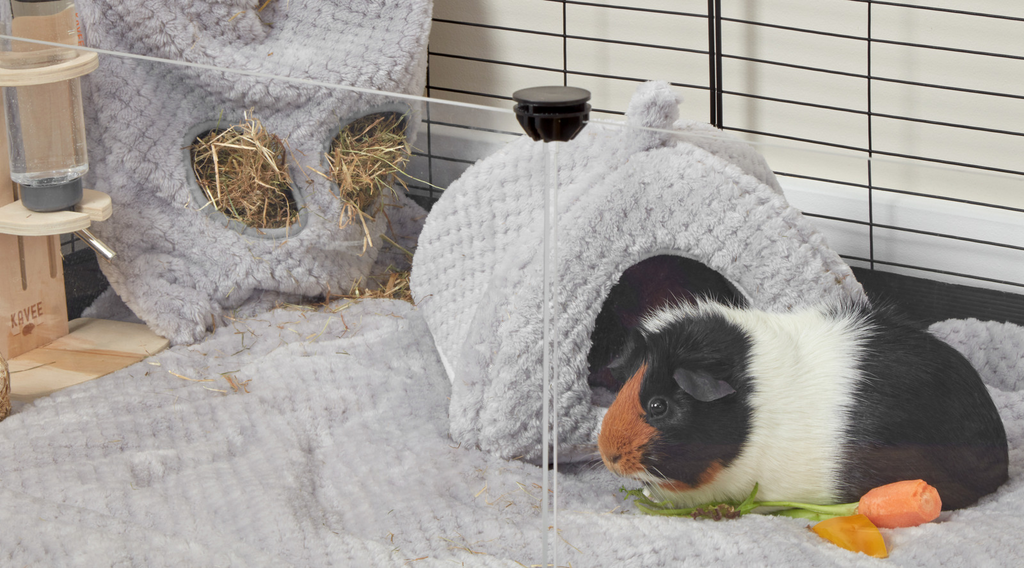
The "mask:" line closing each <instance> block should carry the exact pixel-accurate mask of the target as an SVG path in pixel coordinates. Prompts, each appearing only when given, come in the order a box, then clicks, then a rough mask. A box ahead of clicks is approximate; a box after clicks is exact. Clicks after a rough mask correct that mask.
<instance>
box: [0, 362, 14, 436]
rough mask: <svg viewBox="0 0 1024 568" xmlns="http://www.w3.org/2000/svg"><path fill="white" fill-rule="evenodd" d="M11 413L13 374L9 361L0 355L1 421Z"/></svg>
mask: <svg viewBox="0 0 1024 568" xmlns="http://www.w3.org/2000/svg"><path fill="white" fill-rule="evenodd" d="M10 413H11V372H10V370H9V369H8V368H7V361H5V360H4V357H3V355H0V420H3V419H4V418H7V415H8V414H10Z"/></svg>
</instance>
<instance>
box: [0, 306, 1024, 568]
mask: <svg viewBox="0 0 1024 568" xmlns="http://www.w3.org/2000/svg"><path fill="white" fill-rule="evenodd" d="M346 305H347V304H345V303H335V304H333V305H332V306H330V308H329V309H326V310H322V311H319V312H300V311H290V310H277V311H273V312H270V313H267V314H264V315H261V316H259V317H257V318H252V319H248V320H238V321H235V322H231V324H230V325H229V326H228V327H226V328H221V329H218V330H217V331H216V332H215V333H214V334H213V335H211V336H210V337H208V338H207V339H205V340H204V341H203V342H201V343H198V344H195V345H190V346H176V347H173V348H171V349H170V350H168V351H165V352H164V353H161V354H159V355H157V356H155V357H153V358H151V359H149V360H147V361H143V362H141V363H138V364H136V365H134V366H132V367H129V368H127V369H124V370H122V371H118V372H116V373H114V374H112V375H108V376H106V377H103V378H100V379H97V380H95V381H92V382H89V383H86V384H82V385H79V386H76V387H72V388H69V389H66V390H64V391H61V392H58V393H56V394H54V395H53V396H50V397H48V398H44V399H40V400H38V401H37V402H35V403H33V404H31V405H19V404H16V405H15V407H14V413H13V414H12V415H11V417H9V418H8V419H6V420H5V421H3V422H0V503H2V504H3V506H2V507H0V527H3V530H0V565H4V566H25V565H32V566H35V565H38V566H68V565H78V566H244V567H252V566H353V567H356V566H359V567H363V566H367V567H387V566H394V567H403V566H405V567H407V566H428V567H433V566H438V567H441V566H459V565H464V566H481V567H483V566H487V567H492V566H494V567H496V566H502V567H513V566H523V565H526V566H530V565H533V564H537V563H539V560H540V540H539V539H540V534H541V529H540V518H539V517H540V513H539V509H538V501H537V500H538V497H539V492H540V490H539V488H538V487H537V486H536V485H535V484H538V483H540V476H541V470H540V468H539V467H536V466H533V465H530V464H527V463H525V462H522V461H505V460H503V459H501V458H499V457H497V456H495V455H493V454H492V453H490V452H485V451H482V450H478V449H474V448H471V447H469V446H468V445H466V444H462V445H461V447H460V445H459V444H457V443H456V442H454V441H452V440H451V439H449V437H448V435H447V431H448V417H447V410H448V400H447V397H448V396H449V395H450V393H451V386H450V385H449V383H448V380H447V378H446V377H445V374H444V370H443V368H442V365H441V363H440V360H439V359H438V357H437V353H436V351H435V350H434V347H433V344H432V342H431V340H430V337H429V331H428V329H427V325H426V322H425V321H424V319H423V313H422V311H421V310H418V309H415V308H412V307H411V306H409V305H408V304H405V303H401V302H392V301H368V302H363V303H361V304H358V305H351V306H349V307H347V308H344V306H346ZM944 326H945V327H944ZM936 328H943V329H945V328H948V329H951V330H952V329H956V330H961V331H956V332H955V333H954V332H951V333H947V334H946V335H945V337H947V338H949V339H950V341H953V339H952V337H953V336H957V337H960V338H961V341H962V343H956V342H954V344H955V345H957V346H958V348H960V349H962V350H964V351H965V352H966V354H967V356H968V358H970V359H971V360H972V361H977V360H978V359H977V358H976V356H977V355H981V354H984V355H983V359H984V361H987V362H988V363H985V364H983V365H982V366H981V367H980V370H981V373H982V376H983V378H984V379H985V381H986V382H987V383H988V384H989V385H990V391H991V393H992V396H993V399H994V400H995V403H996V406H997V408H998V409H999V412H1000V413H1001V415H1002V417H1003V420H1004V422H1005V424H1006V431H1007V435H1008V438H1009V444H1010V480H1009V482H1008V483H1007V484H1006V485H1005V486H1003V487H1002V488H1001V489H1000V490H999V491H998V492H997V493H995V494H993V495H991V496H990V497H987V498H985V499H983V500H982V501H981V503H979V504H978V505H977V506H974V507H971V508H969V509H966V510H963V511H958V512H953V513H944V514H943V515H942V516H941V517H940V519H939V521H938V522H935V523H929V524H927V525H924V526H921V527H916V528H909V529H895V530H885V531H883V534H884V535H885V538H886V540H887V541H888V545H889V548H890V557H889V559H888V560H886V561H878V560H875V559H870V558H867V557H865V556H863V555H857V554H853V553H851V552H847V551H845V550H841V549H839V548H837V547H835V546H833V545H832V544H829V543H827V542H825V541H824V540H822V539H820V538H819V537H817V536H816V535H814V534H813V533H811V531H808V530H807V528H806V527H807V524H808V523H807V521H801V520H796V519H786V518H774V517H764V516H757V515H752V516H749V517H744V518H741V519H738V520H735V521H725V522H720V523H714V522H711V521H694V520H691V519H686V518H674V519H673V518H660V517H649V516H644V515H640V514H638V513H637V512H636V510H635V509H634V508H633V507H632V505H630V504H629V503H628V502H624V501H623V500H622V498H621V495H620V494H619V492H618V491H617V488H618V487H619V486H620V484H621V481H620V480H619V479H616V478H614V477H613V476H612V475H611V474H610V473H608V472H607V471H605V470H604V468H603V466H600V464H597V465H596V466H582V465H578V466H566V467H563V468H562V473H561V474H560V476H559V483H558V488H559V492H560V493H559V494H560V501H559V509H558V510H559V515H558V521H559V529H560V531H561V537H562V538H561V539H560V540H559V541H558V546H559V556H558V562H559V565H562V566H567V565H572V566H587V567H595V568H596V567H601V566H608V567H618V566H780V567H782V566H882V565H892V566H904V567H915V566H921V567H928V568H931V567H934V566H1007V567H1011V566H1012V567H1016V566H1020V563H1021V560H1022V558H1024V548H1022V545H1021V543H1020V534H1022V532H1024V513H1022V512H1021V511H1022V507H1024V469H1022V467H1024V390H1021V387H1022V386H1024V382H1022V380H1021V376H1022V374H1021V373H1020V372H1019V370H1020V369H1021V366H1022V359H1024V352H1022V346H1024V343H1022V341H1024V330H1022V329H1021V328H1018V327H1015V326H1012V325H1000V324H989V323H980V322H947V323H945V324H938V325H937V326H936ZM1000 361H1001V363H999V362H1000ZM221 373H228V374H229V375H231V376H232V377H234V379H235V381H236V384H239V383H244V388H246V389H248V391H249V392H248V393H246V392H244V390H239V392H237V393H236V392H234V391H233V390H232V388H231V387H230V385H229V384H228V382H227V380H226V379H225V378H224V377H225V375H222V374H221ZM187 379H191V380H187ZM15 380H17V379H15ZM198 381H207V382H198ZM211 389H216V390H211ZM219 391H226V392H219Z"/></svg>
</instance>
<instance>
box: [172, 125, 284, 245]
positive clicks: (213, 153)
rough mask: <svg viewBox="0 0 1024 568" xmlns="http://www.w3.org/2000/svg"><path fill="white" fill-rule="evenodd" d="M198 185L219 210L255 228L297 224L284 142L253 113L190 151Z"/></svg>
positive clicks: (213, 132) (211, 134)
mask: <svg viewBox="0 0 1024 568" xmlns="http://www.w3.org/2000/svg"><path fill="white" fill-rule="evenodd" d="M191 151H192V164H193V166H192V167H193V170H194V171H195V175H196V182H197V183H198V184H199V187H200V189H202V190H203V194H204V195H205V196H206V198H207V199H208V200H209V202H210V204H211V205H213V206H214V207H215V208H216V209H217V210H218V211H220V212H221V213H224V214H225V215H226V216H227V217H228V218H229V219H234V220H236V221H239V222H241V223H244V224H245V225H247V226H249V227H254V228H257V229H279V228H282V227H289V226H290V225H292V224H293V223H296V222H297V221H298V211H297V210H296V206H295V199H294V197H293V196H292V191H291V183H292V179H291V175H290V174H289V173H288V168H287V167H286V166H285V164H286V155H287V153H286V143H285V142H284V141H282V140H281V139H280V138H279V137H278V136H277V135H276V134H272V133H270V132H268V131H267V130H266V129H265V128H264V127H263V124H262V123H261V122H260V121H259V119H257V118H255V117H254V116H253V114H252V111H249V112H246V113H245V120H243V121H242V123H241V124H237V125H234V126H232V127H230V128H228V129H226V130H211V131H210V132H207V133H206V134H204V135H202V136H200V137H199V138H198V139H197V140H196V142H195V143H194V144H193V145H192V147H191Z"/></svg>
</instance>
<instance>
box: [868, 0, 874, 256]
mask: <svg viewBox="0 0 1024 568" xmlns="http://www.w3.org/2000/svg"><path fill="white" fill-rule="evenodd" d="M867 43H868V53H867V63H868V65H867V75H868V85H867V87H868V93H867V94H868V101H867V102H868V104H867V108H868V266H869V267H870V268H871V270H874V269H875V203H874V201H875V200H874V197H875V188H874V180H873V179H872V172H871V158H872V157H873V156H874V142H873V138H874V136H873V133H872V129H871V123H872V122H873V121H872V119H871V2H870V0H869V1H868V42H867Z"/></svg>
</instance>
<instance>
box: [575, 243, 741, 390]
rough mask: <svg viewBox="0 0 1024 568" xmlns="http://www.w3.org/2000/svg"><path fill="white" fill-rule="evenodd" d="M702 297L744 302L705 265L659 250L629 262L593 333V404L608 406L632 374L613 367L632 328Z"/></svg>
mask: <svg viewBox="0 0 1024 568" xmlns="http://www.w3.org/2000/svg"><path fill="white" fill-rule="evenodd" d="M699 298H704V299H711V300H715V301H718V302H721V303H725V304H730V305H735V306H744V305H746V299H745V298H744V297H743V294H741V293H740V292H739V290H737V289H736V287H735V286H733V284H732V283H731V282H729V280H728V279H726V278H725V277H724V276H722V275H721V274H719V273H718V272H715V271H714V270H712V269H711V268H708V267H707V266H706V265H704V264H703V263H701V262H699V261H697V260H693V259H691V258H686V257H683V256H677V255H673V254H660V255H656V256H651V257H649V258H646V259H644V260H642V261H640V262H638V263H636V264H634V265H633V266H630V267H629V268H627V269H626V271H625V272H623V273H622V276H621V277H619V280H618V282H616V283H615V285H614V286H612V289H611V291H610V292H609V293H608V296H607V297H606V298H605V300H604V303H603V304H602V305H601V311H600V312H599V313H598V315H597V320H596V322H595V323H594V331H593V333H591V335H590V339H591V346H590V352H589V353H588V354H587V366H588V373H589V374H588V377H587V383H588V384H589V385H590V388H591V390H592V391H594V397H593V398H594V400H593V402H594V404H596V405H598V406H604V407H607V406H610V405H611V403H612V400H614V398H615V393H617V392H618V391H619V389H620V388H622V385H623V384H624V383H625V381H626V380H627V379H628V378H629V377H625V376H617V374H616V373H615V372H613V370H612V369H611V367H612V364H613V363H614V362H615V360H616V358H617V357H618V356H619V355H620V353H619V351H620V350H621V349H622V348H623V346H624V345H625V342H626V338H627V337H628V335H629V332H630V331H631V330H633V329H634V328H635V327H637V326H638V325H639V324H640V320H641V319H642V318H643V317H644V315H646V314H647V313H648V312H650V311H652V310H655V309H657V308H660V307H663V306H667V305H672V304H676V303H679V302H695V301H696V300H697V299H699Z"/></svg>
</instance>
